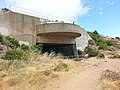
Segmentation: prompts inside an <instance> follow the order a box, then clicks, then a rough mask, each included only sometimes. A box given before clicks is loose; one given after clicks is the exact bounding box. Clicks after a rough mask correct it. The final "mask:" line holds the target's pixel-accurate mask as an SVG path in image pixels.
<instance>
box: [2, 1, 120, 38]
mask: <svg viewBox="0 0 120 90" xmlns="http://www.w3.org/2000/svg"><path fill="white" fill-rule="evenodd" d="M4 7H7V8H10V9H11V10H13V11H17V12H22V13H27V14H32V15H38V16H41V17H44V18H48V19H52V20H62V21H66V22H67V21H71V22H75V23H76V24H78V25H80V26H81V27H82V28H84V29H85V30H86V31H94V30H97V31H98V32H99V33H100V34H103V35H105V36H113V37H114V36H119V37H120V0H0V9H1V8H4Z"/></svg>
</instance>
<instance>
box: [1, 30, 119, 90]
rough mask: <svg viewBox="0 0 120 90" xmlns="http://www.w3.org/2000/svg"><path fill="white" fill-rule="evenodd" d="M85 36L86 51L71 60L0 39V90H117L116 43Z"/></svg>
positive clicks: (37, 47)
mask: <svg viewBox="0 0 120 90" xmlns="http://www.w3.org/2000/svg"><path fill="white" fill-rule="evenodd" d="M89 34H90V36H91V37H92V40H89V45H88V47H86V49H85V51H80V50H79V51H78V53H79V57H80V58H73V59H67V58H66V59H65V58H64V57H63V56H62V55H60V54H59V55H56V54H55V53H50V54H48V53H45V54H40V52H39V51H38V49H39V50H40V49H41V46H34V47H32V48H31V49H30V48H29V47H28V46H26V45H19V44H18V42H17V41H16V40H15V39H13V38H10V37H1V39H0V40H1V42H2V45H3V46H5V47H6V48H5V50H6V49H7V53H5V52H6V51H5V50H4V53H2V54H4V55H3V56H2V58H1V59H0V90H23V89H24V90H120V41H119V39H118V38H110V37H105V36H102V35H100V34H99V33H98V32H97V31H94V32H89ZM6 41H7V42H6ZM13 41H14V43H13ZM15 42H16V43H15ZM2 50H3V49H2ZM8 52H9V53H8Z"/></svg>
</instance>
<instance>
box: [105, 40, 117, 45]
mask: <svg viewBox="0 0 120 90" xmlns="http://www.w3.org/2000/svg"><path fill="white" fill-rule="evenodd" d="M105 42H106V44H107V45H108V46H114V45H115V43H114V42H113V41H110V40H106V41H105Z"/></svg>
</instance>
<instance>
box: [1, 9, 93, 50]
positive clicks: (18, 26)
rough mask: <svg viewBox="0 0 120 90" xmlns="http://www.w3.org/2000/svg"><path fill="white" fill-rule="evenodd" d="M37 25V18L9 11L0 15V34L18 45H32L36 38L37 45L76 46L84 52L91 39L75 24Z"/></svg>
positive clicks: (38, 20)
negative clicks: (11, 38) (10, 37)
mask: <svg viewBox="0 0 120 90" xmlns="http://www.w3.org/2000/svg"><path fill="white" fill-rule="evenodd" d="M42 22H44V21H43V20H42ZM39 23H41V22H40V19H39V18H37V17H32V16H28V15H24V14H20V13H15V12H11V11H8V12H5V13H0V33H2V34H3V35H10V36H12V37H14V38H16V39H17V40H19V41H20V43H24V42H25V43H27V44H30V45H34V44H36V38H37V43H57V44H76V46H77V49H80V50H84V48H85V47H86V46H87V45H88V40H89V39H91V37H90V36H89V35H88V33H87V32H86V31H85V30H84V29H83V28H81V27H80V26H78V25H75V24H69V23H48V24H39ZM45 23H46V22H45ZM36 25H37V26H36ZM80 35H81V36H80ZM75 38H76V39H75Z"/></svg>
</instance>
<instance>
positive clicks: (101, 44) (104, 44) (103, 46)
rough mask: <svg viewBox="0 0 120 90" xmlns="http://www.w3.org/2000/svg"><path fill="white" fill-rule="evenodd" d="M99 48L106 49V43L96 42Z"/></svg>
mask: <svg viewBox="0 0 120 90" xmlns="http://www.w3.org/2000/svg"><path fill="white" fill-rule="evenodd" d="M98 46H99V48H98V49H103V50H106V49H107V44H106V43H105V42H100V43H99V44H98Z"/></svg>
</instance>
